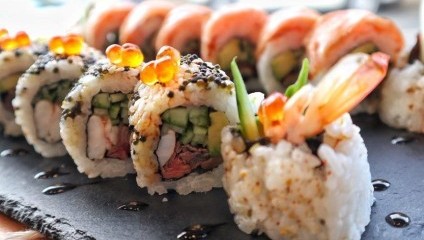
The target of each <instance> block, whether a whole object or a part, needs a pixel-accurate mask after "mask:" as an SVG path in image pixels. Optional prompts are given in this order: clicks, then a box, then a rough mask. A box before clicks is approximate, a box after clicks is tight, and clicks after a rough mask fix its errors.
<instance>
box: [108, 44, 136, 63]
mask: <svg viewBox="0 0 424 240" xmlns="http://www.w3.org/2000/svg"><path fill="white" fill-rule="evenodd" d="M106 56H107V58H108V59H109V61H110V62H111V63H112V64H115V65H118V66H121V67H138V66H140V65H141V64H142V63H143V60H144V55H143V53H142V52H141V50H140V48H139V47H138V46H137V45H135V44H132V43H125V44H123V45H122V46H120V45H118V44H112V45H110V46H109V47H108V48H107V49H106Z"/></svg>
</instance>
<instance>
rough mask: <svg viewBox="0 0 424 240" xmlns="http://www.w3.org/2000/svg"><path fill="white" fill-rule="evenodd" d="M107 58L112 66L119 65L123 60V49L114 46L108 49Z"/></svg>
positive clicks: (116, 45)
mask: <svg viewBox="0 0 424 240" xmlns="http://www.w3.org/2000/svg"><path fill="white" fill-rule="evenodd" d="M106 56H107V58H108V59H109V61H110V62H111V63H112V64H119V63H121V60H122V47H121V46H119V45H118V44H112V45H110V46H109V47H107V48H106Z"/></svg>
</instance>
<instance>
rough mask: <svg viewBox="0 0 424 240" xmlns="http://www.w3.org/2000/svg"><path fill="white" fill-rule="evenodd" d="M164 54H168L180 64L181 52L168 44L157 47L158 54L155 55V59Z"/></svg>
mask: <svg viewBox="0 0 424 240" xmlns="http://www.w3.org/2000/svg"><path fill="white" fill-rule="evenodd" d="M165 56H169V57H170V58H171V59H172V60H173V61H174V62H175V63H176V65H177V66H179V65H180V60H181V54H180V52H179V51H178V50H177V49H175V48H173V47H170V46H163V47H161V48H160V49H159V51H158V54H157V55H156V60H158V59H161V58H163V57H165Z"/></svg>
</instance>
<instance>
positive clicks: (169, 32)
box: [156, 4, 212, 56]
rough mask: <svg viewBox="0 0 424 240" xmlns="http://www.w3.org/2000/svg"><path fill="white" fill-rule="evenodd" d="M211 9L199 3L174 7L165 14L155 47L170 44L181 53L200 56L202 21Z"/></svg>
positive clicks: (206, 17) (209, 13)
mask: <svg viewBox="0 0 424 240" xmlns="http://www.w3.org/2000/svg"><path fill="white" fill-rule="evenodd" d="M211 13H212V11H211V9H210V8H208V7H205V6H200V5H191V4H187V5H182V6H179V7H176V8H174V9H173V10H171V11H170V12H169V14H168V15H167V17H166V19H165V22H164V23H163V25H162V27H161V29H160V30H159V32H158V35H157V38H156V49H157V50H159V49H160V48H161V47H162V46H165V45H168V46H172V47H174V48H176V49H178V50H180V51H181V54H183V55H186V54H196V55H198V56H200V36H201V34H202V28H203V25H204V23H205V22H206V21H207V20H208V19H209V16H210V15H211Z"/></svg>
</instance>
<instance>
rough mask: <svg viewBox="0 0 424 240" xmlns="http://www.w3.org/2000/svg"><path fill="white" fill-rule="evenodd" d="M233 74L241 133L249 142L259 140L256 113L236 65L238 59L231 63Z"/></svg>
mask: <svg viewBox="0 0 424 240" xmlns="http://www.w3.org/2000/svg"><path fill="white" fill-rule="evenodd" d="M231 72H232V74H233V78H234V84H235V87H236V99H237V108H238V115H239V118H240V125H241V132H242V134H243V137H244V138H245V139H247V140H249V141H255V140H257V139H258V138H259V137H260V135H259V130H258V126H257V125H256V118H255V113H254V111H253V108H252V105H251V104H250V100H249V97H248V94H247V90H246V86H245V85H244V81H243V78H242V76H241V73H240V70H239V68H238V66H237V63H236V58H233V60H232V61H231Z"/></svg>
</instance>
